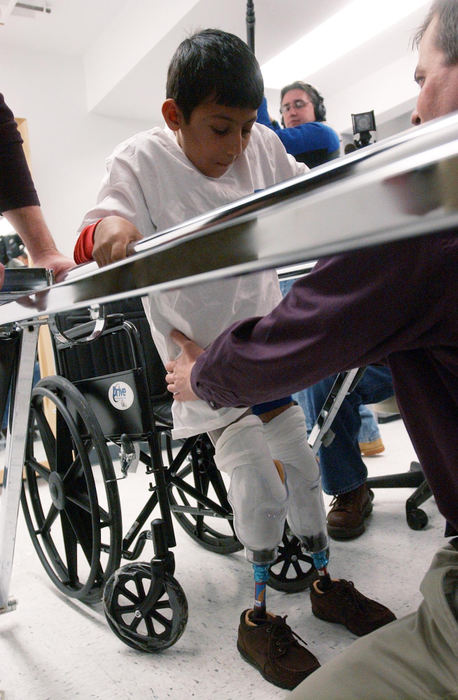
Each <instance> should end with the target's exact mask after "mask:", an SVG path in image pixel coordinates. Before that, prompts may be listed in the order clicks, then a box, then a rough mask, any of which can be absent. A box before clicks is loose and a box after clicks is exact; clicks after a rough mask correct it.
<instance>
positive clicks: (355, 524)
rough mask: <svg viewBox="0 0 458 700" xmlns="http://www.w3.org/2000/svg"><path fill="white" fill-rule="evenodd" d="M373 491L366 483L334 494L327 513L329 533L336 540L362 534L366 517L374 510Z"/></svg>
mask: <svg viewBox="0 0 458 700" xmlns="http://www.w3.org/2000/svg"><path fill="white" fill-rule="evenodd" d="M373 498H374V494H373V492H372V491H371V490H370V488H369V487H368V485H367V484H366V483H364V484H361V486H358V488H357V489H354V490H353V491H348V493H341V494H339V495H338V496H334V498H333V499H332V501H331V510H330V511H329V513H328V515H327V518H326V520H327V523H328V534H329V536H330V537H334V539H336V540H347V539H351V538H352V537H359V535H362V534H363V532H364V530H365V527H364V519H365V518H367V516H368V515H369V514H370V513H371V512H372V499H373Z"/></svg>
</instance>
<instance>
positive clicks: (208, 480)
mask: <svg viewBox="0 0 458 700" xmlns="http://www.w3.org/2000/svg"><path fill="white" fill-rule="evenodd" d="M170 451H171V447H170V446H169V452H170ZM213 454H214V450H213V446H212V444H211V442H210V440H209V439H208V437H207V436H206V435H202V436H201V437H200V438H199V440H198V441H197V442H196V444H195V446H194V447H193V448H192V450H191V453H190V458H189V460H188V461H187V462H186V463H185V464H183V465H182V466H181V467H180V469H179V470H178V471H177V473H176V475H175V477H176V480H175V481H174V480H173V479H171V482H172V483H171V485H170V488H169V502H170V509H171V511H172V513H173V515H174V517H175V518H176V520H177V521H178V522H179V524H180V525H181V527H182V528H183V529H184V530H185V531H186V532H187V533H188V535H189V536H190V537H192V539H193V540H195V541H196V542H198V543H199V544H200V545H202V547H204V548H205V549H208V550H209V551H211V552H216V553H217V554H232V553H233V552H239V551H240V550H241V549H243V546H242V545H241V544H240V542H239V540H238V539H237V536H236V534H235V532H234V526H233V523H232V509H231V506H230V503H229V501H228V500H227V489H226V485H225V483H224V481H223V477H222V474H221V472H220V471H219V469H218V468H217V466H216V464H215V462H214V460H213ZM172 458H173V455H172V454H171V453H170V454H169V460H170V461H172ZM187 487H189V488H187ZM186 489H187V490H186ZM191 491H192V493H191ZM201 496H204V497H205V498H208V499H210V501H211V502H213V503H215V504H216V505H217V506H219V507H220V508H222V509H223V511H224V513H226V517H223V516H222V515H212V507H211V503H210V504H209V503H204V502H203V500H202V498H201ZM180 509H181V510H180Z"/></svg>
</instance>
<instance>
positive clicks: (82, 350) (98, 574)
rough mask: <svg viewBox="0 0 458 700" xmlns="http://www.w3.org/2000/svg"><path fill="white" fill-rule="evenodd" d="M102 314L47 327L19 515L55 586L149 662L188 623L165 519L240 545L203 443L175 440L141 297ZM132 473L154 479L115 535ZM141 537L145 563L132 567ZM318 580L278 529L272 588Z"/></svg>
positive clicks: (209, 539) (226, 547)
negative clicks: (96, 611)
mask: <svg viewBox="0 0 458 700" xmlns="http://www.w3.org/2000/svg"><path fill="white" fill-rule="evenodd" d="M102 316H103V328H102V329H100V328H99V329H97V324H98V321H95V320H94V319H93V318H92V316H91V312H90V311H74V312H71V313H69V314H65V315H56V316H55V317H54V318H53V319H50V327H51V330H52V331H53V350H54V356H55V363H56V371H57V374H56V376H50V377H46V378H43V379H41V380H40V381H39V382H38V383H37V384H36V385H35V387H34V388H33V391H32V397H31V409H30V417H29V425H28V436H27V445H26V456H25V465H24V481H23V489H22V495H21V504H22V509H23V512H24V516H25V520H26V524H27V528H28V531H29V533H30V536H31V538H32V541H33V545H34V547H35V549H36V552H37V554H38V556H39V558H40V560H41V562H42V564H43V567H44V568H45V570H46V572H47V574H48V575H49V577H50V578H51V580H52V581H53V583H54V584H55V585H56V586H57V588H58V589H59V590H60V591H62V592H63V593H64V594H65V595H67V596H69V597H72V598H77V599H79V600H80V601H83V602H85V603H95V602H97V601H100V600H101V599H102V600H103V607H104V612H105V615H106V618H107V622H108V624H109V626H110V627H111V629H112V630H113V631H114V633H115V634H116V635H117V636H118V637H119V638H120V639H121V640H122V641H123V642H124V643H125V644H127V645H128V646H130V647H133V648H135V649H139V650H142V651H146V652H157V651H161V650H162V649H165V648H167V647H170V646H171V645H173V644H174V643H175V642H176V641H177V640H178V639H179V638H180V636H181V634H182V633H183V631H184V629H185V627H186V622H187V617H188V606H187V600H186V595H185V593H184V590H183V588H182V587H181V585H180V584H179V582H178V581H177V580H176V579H175V578H174V570H175V560H174V554H173V553H172V552H171V551H170V550H171V548H173V547H174V546H175V545H176V540H175V535H174V527H173V519H175V520H176V521H177V522H178V523H179V525H180V526H181V527H182V528H183V529H184V530H185V531H186V533H187V534H188V535H189V536H190V537H191V538H193V539H194V540H195V541H196V542H198V543H199V544H200V545H201V546H202V547H204V548H205V549H207V550H210V551H212V552H215V553H217V554H229V553H233V552H237V551H240V550H241V549H242V545H241V544H240V542H239V541H238V540H237V537H236V534H235V532H234V528H233V523H232V520H233V517H232V512H231V506H230V504H229V502H228V499H227V489H226V485H225V483H224V480H223V477H222V475H221V473H220V472H219V470H218V469H217V467H216V465H215V462H214V459H213V455H214V450H213V445H212V443H211V441H210V440H209V438H208V436H207V435H199V436H195V437H192V438H188V439H186V440H181V441H174V440H173V439H172V436H171V429H172V419H171V403H172V398H171V396H170V393H169V392H168V391H167V389H166V383H165V371H164V369H163V366H162V363H161V360H160V358H159V356H158V354H157V350H156V348H155V346H154V343H153V340H152V337H151V333H150V329H149V324H148V321H147V319H146V316H145V315H144V312H143V307H142V304H141V300H140V299H138V298H133V299H128V300H124V301H122V302H112V303H110V304H106V305H104V306H103V314H102ZM113 460H115V463H117V460H119V466H118V471H120V476H117V475H116V474H117V472H116V471H115V466H114V464H113ZM138 464H142V465H143V466H144V468H145V471H146V474H147V475H151V478H152V482H150V484H149V492H148V497H147V500H146V503H145V504H144V505H143V506H142V507H141V509H140V511H139V513H138V515H137V516H136V517H135V519H134V522H133V523H132V524H131V525H129V526H128V527H127V528H124V526H123V522H122V509H121V503H120V497H119V489H118V481H119V480H120V479H123V478H126V477H127V476H128V475H129V473H131V472H132V471H134V470H135V469H136V467H137V465H138ZM155 511H158V515H157V517H155V518H154V519H153V520H152V521H151V520H150V519H151V518H152V516H153V513H154V512H155ZM172 516H173V518H172ZM148 540H151V541H152V543H153V550H154V556H153V557H152V559H151V560H150V561H149V562H146V563H145V562H139V561H137V560H138V558H139V557H140V555H141V554H142V552H143V549H144V547H145V544H146V543H147V541H148ZM121 560H126V561H127V562H128V563H127V564H124V565H123V566H121ZM316 576H317V572H316V569H315V567H314V565H313V562H312V558H311V557H310V556H308V555H307V554H305V553H303V551H302V549H301V546H300V543H299V541H298V540H297V538H296V537H294V536H293V535H292V534H291V532H290V531H289V529H288V526H287V524H286V526H285V532H284V536H283V541H282V543H281V545H280V546H279V548H278V557H277V559H276V561H275V562H273V563H272V564H271V566H270V569H269V581H268V584H269V585H270V586H271V587H272V588H275V589H277V590H282V591H285V592H297V591H301V590H304V589H306V588H307V587H308V586H310V585H311V583H312V582H313V581H314V580H315V578H316Z"/></svg>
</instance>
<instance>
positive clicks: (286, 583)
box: [267, 524, 318, 593]
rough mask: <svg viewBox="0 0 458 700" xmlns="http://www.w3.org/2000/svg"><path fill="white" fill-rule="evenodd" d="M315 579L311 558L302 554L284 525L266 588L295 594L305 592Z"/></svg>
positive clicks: (295, 539) (314, 569)
mask: <svg viewBox="0 0 458 700" xmlns="http://www.w3.org/2000/svg"><path fill="white" fill-rule="evenodd" d="M317 578H318V573H317V570H316V568H315V566H314V564H313V559H312V557H311V556H309V555H308V554H304V552H303V551H302V549H301V544H300V542H299V540H298V539H297V537H295V535H293V534H292V532H291V531H290V529H289V528H288V525H287V524H286V526H285V531H284V533H283V540H282V543H281V544H280V545H279V547H278V556H277V559H276V560H275V561H274V562H273V563H272V564H271V565H270V567H269V579H268V581H267V584H268V586H270V588H274V589H275V590H276V591H285V592H286V593H297V592H299V591H305V589H306V588H309V587H310V586H311V585H312V583H313V581H315V580H316V579H317Z"/></svg>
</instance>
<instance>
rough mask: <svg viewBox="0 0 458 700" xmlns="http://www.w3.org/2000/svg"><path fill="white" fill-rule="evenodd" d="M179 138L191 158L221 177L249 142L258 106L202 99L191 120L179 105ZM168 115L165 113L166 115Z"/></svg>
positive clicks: (211, 174)
mask: <svg viewBox="0 0 458 700" xmlns="http://www.w3.org/2000/svg"><path fill="white" fill-rule="evenodd" d="M175 110H176V117H177V123H176V127H174V126H171V124H170V122H169V120H167V118H166V121H167V123H168V125H169V126H170V127H171V128H172V129H173V130H174V131H176V132H177V141H178V143H179V145H180V146H181V148H182V149H183V151H184V153H185V154H186V156H187V157H188V158H189V160H190V161H191V162H192V163H193V164H194V165H195V166H196V168H197V169H198V170H200V172H201V173H203V174H204V175H206V176H207V177H221V176H222V175H224V173H225V172H226V171H227V170H228V168H229V167H230V166H231V165H232V163H233V162H234V161H235V160H236V159H237V158H238V157H239V156H240V155H241V154H242V153H243V151H244V150H245V148H246V147H247V146H248V143H249V140H250V135H251V129H252V127H253V124H254V123H255V121H256V116H257V112H256V110H255V109H249V108H248V109H245V108H241V107H225V106H224V105H219V104H216V102H213V101H207V102H202V103H201V104H199V105H198V106H197V107H195V108H194V109H193V111H192V112H191V117H190V119H189V122H188V123H186V122H185V120H184V118H183V115H182V114H181V112H180V110H179V109H178V107H177V106H176V105H175ZM164 116H165V115H164Z"/></svg>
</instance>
